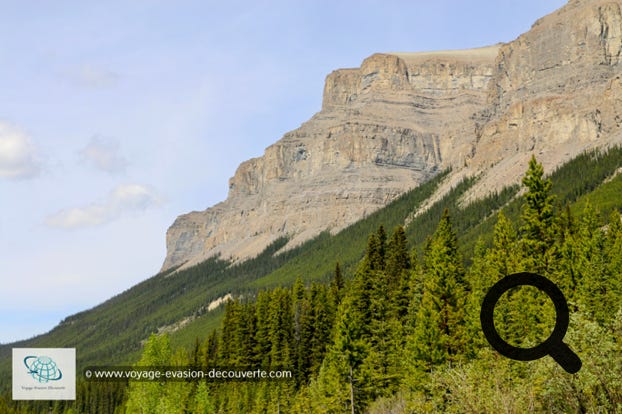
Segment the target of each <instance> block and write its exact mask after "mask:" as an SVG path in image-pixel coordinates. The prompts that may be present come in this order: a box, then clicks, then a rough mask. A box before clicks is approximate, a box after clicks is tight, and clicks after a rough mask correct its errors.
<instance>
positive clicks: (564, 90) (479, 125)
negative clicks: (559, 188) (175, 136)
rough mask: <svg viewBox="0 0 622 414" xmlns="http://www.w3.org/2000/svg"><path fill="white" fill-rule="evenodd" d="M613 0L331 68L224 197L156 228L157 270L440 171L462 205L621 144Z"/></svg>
mask: <svg viewBox="0 0 622 414" xmlns="http://www.w3.org/2000/svg"><path fill="white" fill-rule="evenodd" d="M620 4H621V3H620V2H619V1H601V0H571V1H569V3H568V4H567V5H565V6H564V7H562V8H561V9H559V10H558V11H556V12H554V13H551V14H550V15H548V16H545V17H543V18H542V19H540V20H538V21H537V22H536V23H535V24H534V25H533V26H532V28H531V30H529V31H528V32H527V33H525V34H523V35H521V36H520V37H519V38H517V39H516V40H514V41H512V42H510V43H507V44H498V45H495V46H488V47H483V48H478V49H469V50H458V51H437V52H427V53H378V54H374V55H372V56H370V57H369V58H367V59H365V60H364V61H363V62H362V64H361V66H360V68H356V69H340V70H336V71H334V72H333V73H331V74H329V75H328V76H327V78H326V82H325V87H324V97H323V103H322V109H321V111H320V112H318V113H317V114H315V115H314V116H313V117H312V118H311V119H310V120H309V121H307V122H305V123H304V124H303V125H302V126H301V127H300V128H298V129H296V130H294V131H292V132H289V133H287V134H285V136H284V137H283V138H282V139H280V140H279V141H277V142H276V143H275V144H273V145H271V146H270V147H268V148H267V149H266V150H265V153H264V155H263V156H262V157H259V158H254V159H251V160H248V161H245V162H244V163H242V164H241V165H240V166H239V167H238V169H237V171H236V173H235V175H234V177H232V178H231V180H230V182H229V194H228V197H227V199H226V200H225V201H223V202H221V203H219V204H217V205H215V206H213V207H211V208H208V209H207V210H205V211H201V212H191V213H188V214H184V215H182V216H180V217H178V218H177V220H175V222H174V223H173V225H172V226H171V227H170V228H169V230H168V232H167V255H166V259H165V261H164V264H163V267H162V270H163V271H166V270H169V269H172V268H174V267H177V266H182V268H187V267H190V266H192V265H194V264H197V263H200V262H202V261H204V260H205V259H207V258H209V257H213V256H216V255H220V257H223V258H231V259H234V260H240V259H248V258H251V257H254V256H256V255H257V254H259V253H260V252H261V251H262V250H263V249H265V248H266V246H268V245H269V244H270V243H272V242H274V241H275V240H277V239H279V238H281V237H287V238H288V240H289V241H288V244H287V246H286V248H291V247H293V246H297V245H300V243H302V242H303V241H305V240H309V239H311V238H313V237H315V236H317V235H318V234H320V233H321V232H322V231H326V230H329V231H330V232H332V233H336V232H337V231H338V230H340V229H343V228H345V227H346V226H347V225H349V224H352V223H354V222H356V221H357V220H359V219H361V218H363V217H365V216H367V215H368V214H370V213H371V212H373V211H375V210H377V209H379V208H381V207H383V206H385V205H386V204H387V203H388V202H390V201H392V200H394V199H396V198H397V197H398V196H400V195H401V194H403V193H404V192H406V191H407V190H409V189H412V188H415V187H417V186H418V185H420V184H421V183H423V182H425V181H427V180H429V179H430V178H431V177H433V176H435V175H436V174H438V173H439V172H440V171H442V170H444V169H447V168H451V170H452V172H451V174H450V175H449V176H448V177H447V178H446V181H445V183H444V184H443V185H441V186H440V187H439V189H438V193H437V194H436V195H435V196H434V197H433V200H438V199H439V198H440V197H441V196H442V195H443V194H446V193H447V192H448V191H449V190H450V189H451V188H452V187H453V186H455V185H456V183H458V182H459V181H460V180H462V179H464V178H466V177H475V176H477V177H479V180H478V182H477V183H476V184H475V186H474V187H473V188H472V190H471V191H470V192H469V194H467V195H465V196H464V201H465V202H470V201H472V200H474V199H477V198H481V197H483V196H485V195H487V194H490V193H491V192H493V191H498V190H501V189H502V188H503V187H504V186H506V185H509V184H514V183H517V182H518V180H519V177H520V175H521V174H522V172H523V171H524V166H525V165H526V163H527V160H528V159H529V157H531V155H532V154H536V155H537V156H538V158H539V160H540V161H541V162H542V163H543V164H544V166H545V168H546V170H547V171H552V170H553V169H554V168H555V167H557V166H559V165H561V164H562V163H564V162H566V161H568V160H569V159H571V158H573V157H575V156H576V155H578V154H579V153H581V152H583V151H585V150H588V149H591V148H598V147H608V146H611V145H615V144H619V143H620V142H622V133H621V129H620V126H621V125H622V118H621V115H620V113H621V109H622V81H621V79H620V59H621V56H620V54H621V52H622V36H621V34H622V13H621V9H620Z"/></svg>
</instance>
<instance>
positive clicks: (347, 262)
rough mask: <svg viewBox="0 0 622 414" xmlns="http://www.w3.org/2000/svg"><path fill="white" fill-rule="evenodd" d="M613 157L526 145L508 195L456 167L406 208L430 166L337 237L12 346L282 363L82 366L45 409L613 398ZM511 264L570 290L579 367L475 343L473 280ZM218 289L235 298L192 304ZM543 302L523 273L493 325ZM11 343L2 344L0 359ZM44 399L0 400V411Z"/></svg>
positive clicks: (36, 408) (237, 408) (478, 404)
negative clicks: (284, 376)
mask: <svg viewBox="0 0 622 414" xmlns="http://www.w3.org/2000/svg"><path fill="white" fill-rule="evenodd" d="M621 165H622V150H620V149H617V148H616V149H611V150H608V151H605V152H602V153H596V152H592V153H587V154H584V155H581V156H580V157H577V158H576V159H575V160H573V161H571V162H570V163H569V164H568V165H566V166H562V167H561V168H559V169H558V170H557V171H555V172H554V173H553V174H551V176H550V177H548V178H546V177H544V175H543V174H542V169H541V166H539V164H538V163H537V161H536V160H535V159H532V161H531V162H530V164H529V166H528V169H527V173H526V176H525V179H524V184H525V189H526V192H525V193H524V196H523V197H516V195H517V193H518V190H519V188H518V186H515V187H510V188H508V189H505V190H503V191H501V192H499V193H498V194H493V195H491V196H490V197H487V198H484V199H482V200H478V201H476V202H473V203H471V204H469V205H468V206H466V207H464V206H462V205H461V202H460V200H461V198H462V197H463V196H464V195H465V194H466V193H467V192H468V191H469V189H470V188H471V186H472V185H473V183H474V182H475V180H476V179H469V180H465V181H463V182H461V183H459V184H458V185H457V186H456V187H455V188H454V189H453V190H451V191H450V192H449V193H448V194H447V195H446V196H445V197H444V198H443V199H442V200H440V201H439V202H438V203H435V204H433V205H432V206H430V208H428V209H427V210H426V211H425V212H423V213H420V214H418V215H414V214H413V213H414V211H415V210H416V209H417V208H418V206H419V205H421V203H422V202H423V201H424V200H425V199H426V198H427V197H428V196H429V195H430V194H431V193H432V192H433V191H434V190H435V189H436V188H437V186H438V184H439V183H440V181H441V180H442V179H443V175H439V176H438V178H437V179H435V180H433V181H431V182H429V183H427V184H426V185H424V186H421V187H420V188H419V189H417V190H415V191H413V192H410V193H408V194H405V195H404V196H403V197H401V198H400V199H398V200H396V201H395V202H394V203H392V204H391V205H390V206H388V207H387V208H386V209H383V210H380V211H378V212H377V213H374V214H371V215H370V216H368V217H367V218H366V219H365V220H362V221H361V222H359V223H357V224H355V225H354V226H352V227H350V228H348V229H346V230H344V231H342V232H340V233H339V234H337V235H335V236H331V235H329V234H328V233H324V234H322V235H320V236H318V237H317V238H316V239H314V240H312V241H309V242H308V243H306V244H303V245H302V246H300V247H298V248H296V249H293V250H289V251H287V252H286V253H283V254H278V255H275V252H277V251H279V249H280V248H281V247H282V246H283V245H284V243H285V242H286V240H280V241H278V242H276V243H275V244H273V245H272V246H270V247H269V248H268V249H267V250H266V251H265V252H264V253H262V254H261V255H260V256H258V257H257V258H255V259H253V260H250V261H247V262H243V263H238V264H236V265H233V266H232V265H230V264H229V263H227V262H225V261H221V260H219V259H210V260H208V261H207V262H205V263H202V264H200V265H198V266H195V267H193V268H190V269H185V270H183V271H179V272H177V273H174V274H172V273H171V272H167V273H163V274H160V275H157V276H155V277H154V278H151V279H148V280H146V281H145V282H143V283H141V284H140V285H138V286H136V287H134V288H132V289H130V290H128V291H126V292H124V293H122V294H121V295H119V296H117V297H115V298H113V299H111V300H110V301H108V302H106V303H104V304H102V305H100V306H98V307H96V308H93V309H91V310H89V311H85V312H82V313H80V314H77V315H74V316H71V317H69V318H67V319H66V320H65V321H63V323H61V325H60V326H59V327H57V328H56V329H55V330H54V331H52V332H51V333H50V334H48V335H45V336H42V337H39V338H33V339H32V340H29V341H26V342H23V343H21V344H14V345H13V346H51V345H54V346H78V347H79V348H80V349H81V350H83V351H81V352H80V359H79V361H78V363H79V367H78V369H79V370H80V365H83V364H85V363H87V362H91V363H92V362H94V361H96V362H97V363H102V362H104V361H105V362H106V363H115V362H123V361H132V360H139V362H138V363H141V364H147V363H149V364H163V365H170V364H176V363H178V364H182V365H192V366H200V367H202V368H205V369H206V368H208V367H215V366H223V365H228V364H231V365H235V366H237V367H252V368H262V369H281V368H285V369H291V370H292V371H293V372H294V379H293V380H291V381H284V382H278V381H277V382H272V381H260V382H230V383H209V382H208V383H204V382H202V383H165V384H150V383H140V384H134V383H132V384H131V385H129V387H128V388H127V389H126V388H125V384H123V383H118V384H115V385H108V384H106V385H101V384H94V383H93V384H91V383H83V382H79V383H78V395H79V396H78V400H76V402H75V403H73V402H58V403H54V404H53V410H54V412H68V411H69V410H75V411H76V412H101V413H110V414H113V413H114V412H115V410H116V411H119V410H121V411H124V410H125V412H128V413H130V412H170V413H174V412H222V413H226V412H230V413H238V412H248V413H255V412H256V413H259V412H262V413H263V412H312V413H315V412H317V413H325V412H328V413H330V412H334V413H342V412H347V413H351V412H360V413H362V412H370V413H380V412H450V413H451V412H461V413H462V412H466V413H496V412H500V411H501V412H516V413H523V412H589V413H596V412H619V411H621V410H622V379H621V377H620V376H621V375H622V374H621V373H622V370H621V369H618V368H617V367H620V366H622V339H620V338H622V308H621V307H620V303H622V271H621V270H620V269H622V224H621V222H620V215H619V213H618V211H620V210H621V209H622V197H620V196H619V195H620V188H621V187H619V186H620V183H621V182H622V181H621V179H620V176H616V177H613V174H614V172H615V171H616V170H617V169H618V168H619V167H620V166H621ZM605 180H607V181H606V182H604V181H605ZM551 183H552V184H551ZM588 193H589V194H588ZM556 203H557V204H556ZM562 206H563V207H562ZM447 207H449V211H451V220H450V217H449V213H448V211H446V210H445V209H446V208H447ZM405 221H406V222H408V226H407V227H406V228H405V229H404V228H402V227H400V225H401V224H403V223H404V222H405ZM385 226H386V227H385ZM385 228H387V229H394V231H393V232H392V233H391V234H390V235H387V232H386V231H385ZM421 251H423V253H422V254H421V253H420V252H421ZM336 263H339V264H338V265H336ZM522 270H531V271H538V272H542V273H543V274H544V275H545V276H547V277H549V278H551V279H552V280H554V281H555V282H556V283H557V284H558V285H559V286H560V288H561V289H562V291H563V292H564V294H565V295H566V297H567V298H568V300H569V303H570V306H571V314H572V318H571V325H570V328H569V330H568V334H567V336H566V341H567V343H568V344H569V345H570V347H571V348H572V349H573V350H575V351H576V352H577V353H578V354H579V355H580V357H581V359H582V361H583V368H582V369H581V371H580V372H579V373H578V374H575V375H569V374H566V373H565V372H563V371H562V370H561V368H560V367H559V366H558V365H557V364H556V363H555V362H554V361H553V360H552V359H551V358H549V357H546V358H543V359H541V360H538V361H533V362H528V363H523V362H515V361H511V360H508V359H507V358H504V357H501V356H500V355H498V354H497V353H496V352H494V351H492V350H491V349H490V347H489V346H488V345H487V343H486V342H485V339H484V338H483V336H482V334H481V329H480V327H479V309H480V306H481V300H482V298H483V296H484V294H485V293H486V291H487V290H488V289H489V288H490V286H492V284H493V283H495V282H496V281H497V280H499V279H500V278H502V277H505V276H507V275H508V274H511V273H514V272H517V271H522ZM227 293H232V294H233V296H234V297H235V300H233V301H231V302H229V303H228V304H227V305H226V306H224V307H221V308H219V310H216V311H210V312H208V311H207V305H208V304H209V303H210V302H211V301H213V300H214V299H216V298H220V297H222V296H224V295H225V294H227ZM547 300H548V299H547V297H546V296H545V295H544V296H543V295H542V294H541V292H539V291H537V290H536V291H531V292H530V291H529V289H524V288H520V289H515V290H514V291H510V292H508V293H507V294H506V295H504V297H502V299H501V300H500V301H499V303H498V306H497V308H496V312H495V318H496V319H495V324H496V326H497V328H498V330H499V331H500V333H502V336H504V337H505V338H506V339H507V340H508V341H510V342H512V343H515V344H518V345H522V346H529V345H530V344H534V343H537V342H539V341H541V340H542V338H543V337H545V336H547V335H548V332H550V329H551V320H552V318H553V311H552V308H551V307H550V304H549V305H547ZM547 306H548V308H547ZM182 319H187V320H188V321H189V323H187V324H186V325H185V326H183V327H181V329H179V330H177V331H176V332H174V333H173V334H172V335H171V338H170V339H169V338H168V337H167V336H162V335H160V336H150V335H151V334H153V333H154V332H156V331H158V329H159V328H162V327H164V326H176V323H177V322H178V321H180V320H182ZM218 327H219V328H218ZM145 338H149V339H148V340H146V341H145V342H144V343H145V346H144V348H143V350H142V352H141V351H140V348H141V346H140V343H141V341H143V340H145ZM171 344H173V345H171ZM173 349H175V351H173ZM8 352H9V348H8V347H6V346H3V347H0V355H4V358H5V359H3V360H2V364H4V365H2V369H6V368H7V367H8V363H7V362H6V361H7V359H6V358H7V357H6V356H7V355H8ZM141 353H142V357H140V358H139V356H140V354H141ZM46 409H47V408H46V406H45V405H42V403H37V402H13V401H11V400H10V397H9V399H7V398H6V397H4V398H0V412H7V413H13V412H23V413H31V412H41V411H43V410H46ZM139 410H140V411H139Z"/></svg>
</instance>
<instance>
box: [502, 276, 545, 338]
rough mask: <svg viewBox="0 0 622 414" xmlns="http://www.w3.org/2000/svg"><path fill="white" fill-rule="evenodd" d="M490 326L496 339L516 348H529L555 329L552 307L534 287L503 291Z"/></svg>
mask: <svg viewBox="0 0 622 414" xmlns="http://www.w3.org/2000/svg"><path fill="white" fill-rule="evenodd" d="M494 323H495V328H496V330H497V332H498V333H499V336H501V338H502V339H503V340H504V341H506V342H507V343H508V344H510V345H512V346H515V347H517V348H532V347H534V346H536V345H538V344H540V343H542V342H544V341H546V340H547V339H548V338H549V336H551V334H552V333H553V329H554V328H555V305H554V304H553V301H552V300H551V298H550V297H549V295H547V294H546V293H544V292H542V291H541V290H540V289H538V288H536V287H535V286H529V285H521V286H517V287H514V288H512V289H509V290H508V291H506V292H505V293H504V294H503V295H501V297H500V298H499V301H498V302H497V305H496V306H495V311H494Z"/></svg>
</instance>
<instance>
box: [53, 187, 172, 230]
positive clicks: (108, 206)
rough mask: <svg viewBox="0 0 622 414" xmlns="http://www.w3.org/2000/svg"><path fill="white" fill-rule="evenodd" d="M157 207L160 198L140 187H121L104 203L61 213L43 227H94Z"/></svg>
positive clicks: (151, 191)
mask: <svg viewBox="0 0 622 414" xmlns="http://www.w3.org/2000/svg"><path fill="white" fill-rule="evenodd" d="M160 203H161V199H160V197H159V196H158V195H157V194H156V193H155V192H154V191H153V190H151V189H149V188H147V187H145V186H142V185H139V184H123V185H119V186H118V187H116V188H115V189H114V190H113V191H112V192H111V193H110V194H108V196H107V197H106V199H105V200H104V201H103V202H99V203H93V204H90V205H88V206H85V207H74V208H68V209H64V210H61V211H59V212H57V213H55V214H52V215H51V216H49V217H48V218H47V219H46V221H45V223H46V224H47V225H48V226H50V227H57V228H65V229H75V228H80V227H90V226H97V225H99V224H104V223H108V222H111V221H113V220H116V219H118V218H120V217H122V216H124V215H126V214H130V213H133V212H140V211H144V210H146V209H148V208H150V207H153V206H157V205H158V204H160Z"/></svg>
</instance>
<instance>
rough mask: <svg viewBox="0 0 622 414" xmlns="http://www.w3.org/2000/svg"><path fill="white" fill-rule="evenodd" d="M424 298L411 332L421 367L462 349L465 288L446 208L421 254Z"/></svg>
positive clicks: (455, 355) (465, 284)
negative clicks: (422, 254) (422, 255)
mask: <svg viewBox="0 0 622 414" xmlns="http://www.w3.org/2000/svg"><path fill="white" fill-rule="evenodd" d="M423 277H424V281H423V288H424V291H423V297H422V299H421V305H420V306H419V310H418V312H417V316H416V322H415V329H414V332H413V335H412V340H411V341H410V342H411V343H412V344H413V349H412V351H413V357H414V358H415V359H416V360H417V361H418V363H417V364H418V365H420V366H421V367H422V368H423V369H424V370H429V369H430V368H431V367H432V366H433V365H436V364H439V363H442V362H444V361H447V360H455V359H457V358H458V357H459V355H460V354H461V353H462V352H463V351H464V350H465V343H466V340H467V338H466V335H465V300H466V293H467V290H468V286H467V283H466V281H465V271H464V268H463V265H462V257H461V255H460V253H459V251H458V241H457V236H456V234H455V232H454V230H453V228H452V225H451V221H450V217H449V211H448V210H447V209H445V211H444V212H443V216H442V218H441V221H440V223H439V225H438V228H437V230H436V232H435V233H434V235H433V236H432V238H431V239H430V240H429V241H428V243H427V246H426V249H425V253H424V257H423Z"/></svg>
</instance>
